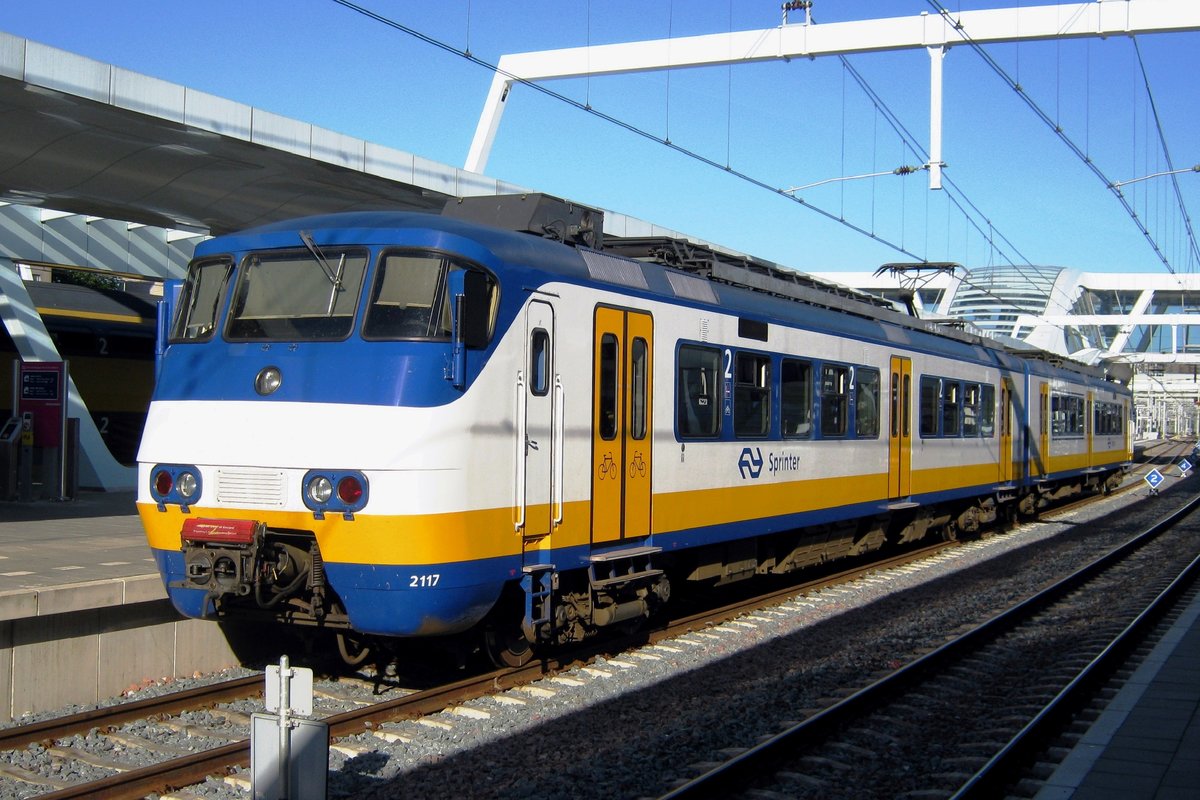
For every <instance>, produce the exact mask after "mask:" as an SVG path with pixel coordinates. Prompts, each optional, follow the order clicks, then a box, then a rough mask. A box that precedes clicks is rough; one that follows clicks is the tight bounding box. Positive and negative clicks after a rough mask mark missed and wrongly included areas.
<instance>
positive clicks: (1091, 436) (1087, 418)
mask: <svg viewBox="0 0 1200 800" xmlns="http://www.w3.org/2000/svg"><path fill="white" fill-rule="evenodd" d="M1095 401H1096V395H1095V393H1094V392H1088V393H1087V405H1086V406H1084V418H1083V435H1084V437H1085V438H1086V439H1087V467H1088V469H1091V468H1092V467H1093V466H1095V464H1096V461H1095V456H1094V453H1095V444H1096V443H1095V438H1096V417H1095V416H1093V415H1094V414H1095V411H1094V409H1095V405H1094V404H1095Z"/></svg>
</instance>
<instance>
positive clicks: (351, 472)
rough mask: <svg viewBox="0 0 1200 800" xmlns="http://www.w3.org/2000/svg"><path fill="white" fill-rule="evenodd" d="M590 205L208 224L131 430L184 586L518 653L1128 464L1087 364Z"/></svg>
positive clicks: (1050, 494)
mask: <svg viewBox="0 0 1200 800" xmlns="http://www.w3.org/2000/svg"><path fill="white" fill-rule="evenodd" d="M479 215H482V216H484V217H494V218H495V219H499V220H501V221H506V220H512V219H516V218H519V219H520V222H518V224H516V225H514V226H511V227H517V228H524V229H525V230H524V231H513V230H505V229H501V228H498V227H493V226H491V225H486V224H480V223H479V222H477V221H472V220H471V219H469V218H470V217H472V216H479ZM598 229H599V226H598V223H597V220H596V215H595V214H593V213H591V212H589V211H587V210H586V209H580V208H579V207H577V206H571V205H569V204H561V205H559V206H556V205H555V204H553V202H552V201H551V199H549V198H544V197H540V196H516V197H510V198H486V199H481V200H477V201H468V202H452V203H451V204H449V205H448V208H447V213H445V214H443V215H441V216H438V215H430V214H417V213H391V212H363V213H348V214H338V215H328V216H318V217H309V218H304V219H298V220H292V221H287V222H280V223H275V224H270V225H266V226H263V227H259V228H256V229H254V230H250V231H247V232H244V233H238V234H234V235H228V236H221V237H218V238H215V239H212V240H210V241H208V242H205V243H204V244H202V245H201V246H200V247H198V248H197V250H196V255H195V259H194V261H193V262H192V264H191V266H190V269H189V271H188V275H187V279H186V282H185V283H184V284H183V286H182V290H181V291H180V293H179V295H178V298H177V300H176V302H175V309H174V313H173V322H172V324H171V327H170V336H169V343H168V345H167V347H166V349H165V353H164V354H163V356H162V360H161V364H160V375H159V379H158V383H157V387H156V390H155V394H154V399H153V402H152V403H151V406H150V409H149V413H148V417H147V423H146V429H145V432H144V435H143V438H142V443H141V449H140V452H139V454H138V462H139V470H140V475H139V485H140V489H139V497H138V506H139V512H140V515H141V519H142V521H143V523H144V525H145V529H146V532H147V537H148V539H149V543H150V546H151V547H152V548H153V551H154V555H155V557H156V560H157V563H158V567H159V569H160V570H161V573H162V576H163V580H164V582H165V584H166V586H167V589H168V591H169V594H170V596H171V599H172V601H173V602H174V604H175V605H176V607H177V608H178V609H179V610H180V611H181V612H182V613H184V614H186V615H188V616H192V617H218V618H224V619H261V618H270V619H273V620H278V621H281V622H287V623H292V624H296V625H311V626H320V627H324V628H328V629H331V630H335V631H340V632H341V633H342V634H343V635H344V636H346V637H352V638H356V639H361V638H362V637H371V636H381V637H424V636H451V635H470V636H475V635H476V634H480V633H481V634H483V635H482V636H481V637H480V638H481V640H482V641H483V643H484V647H485V648H486V649H487V651H488V653H489V655H491V656H492V658H493V659H495V660H496V661H498V662H501V663H514V662H520V661H523V660H524V659H526V658H528V657H529V655H530V653H531V650H532V649H536V648H537V647H538V646H541V645H546V644H555V643H563V642H569V641H578V640H581V639H583V638H584V637H586V636H589V635H591V634H593V633H595V632H597V631H600V630H602V629H604V628H606V627H609V626H612V625H616V624H620V623H624V622H627V621H634V620H639V619H641V618H643V617H645V616H647V615H649V614H650V613H652V612H653V611H654V610H655V609H656V608H658V607H661V606H662V605H663V604H664V603H667V602H668V601H669V598H670V595H671V587H672V584H674V585H675V586H676V587H677V588H678V586H679V585H680V583H681V582H682V583H684V584H690V585H695V586H709V585H716V584H724V583H729V582H732V581H736V580H740V579H743V578H747V577H750V576H753V575H758V574H765V573H782V572H788V571H790V570H794V569H798V568H801V567H804V566H806V565H811V564H815V563H820V562H824V561H826V560H829V559H833V558H837V557H841V556H847V555H855V554H861V553H865V552H868V551H871V550H874V549H877V548H880V547H882V546H884V545H885V544H886V543H897V542H906V541H913V540H916V539H920V538H922V537H925V536H927V535H929V536H943V537H953V536H955V535H956V534H957V533H958V532H960V531H971V530H974V529H975V528H977V527H978V526H979V525H981V524H984V523H986V522H988V521H990V520H992V519H995V518H996V517H1005V516H1012V515H1015V514H1016V513H1018V512H1020V513H1025V514H1032V513H1035V512H1036V510H1037V509H1038V508H1039V507H1041V506H1042V505H1044V504H1045V503H1046V502H1048V501H1049V500H1051V499H1054V498H1058V497H1062V496H1066V495H1070V494H1074V493H1078V492H1086V491H1097V490H1103V489H1105V488H1111V487H1112V486H1114V485H1115V484H1116V483H1117V482H1119V480H1120V478H1121V474H1122V472H1123V469H1124V468H1125V467H1126V466H1127V464H1128V462H1129V461H1130V457H1131V450H1130V445H1131V443H1130V426H1129V424H1128V421H1129V417H1130V410H1131V399H1130V393H1129V391H1128V389H1127V388H1126V387H1125V386H1123V385H1121V384H1120V383H1118V382H1115V381H1113V380H1110V379H1107V378H1106V377H1105V375H1104V374H1103V373H1102V372H1100V371H1098V370H1095V369H1091V368H1087V367H1083V366H1074V367H1073V366H1069V365H1062V364H1055V363H1052V362H1051V361H1050V360H1048V359H1045V358H1038V357H1031V354H1021V353H1019V352H1014V351H1011V350H1008V349H1005V348H1003V347H1001V346H998V345H996V344H994V343H991V342H989V341H986V340H983V339H981V338H978V337H974V336H970V335H967V334H964V333H961V332H953V331H950V332H946V331H941V330H939V329H938V328H937V327H936V326H934V325H932V324H931V323H928V322H925V321H922V320H918V319H915V318H913V317H910V316H907V315H904V314H901V313H899V312H896V311H894V310H892V309H890V308H884V307H882V304H879V303H875V304H872V303H869V302H865V301H864V300H861V299H852V298H848V297H846V296H845V293H842V294H837V293H832V292H830V291H826V290H824V289H822V288H820V287H817V286H813V285H806V284H802V283H799V282H798V279H797V278H796V277H795V276H793V275H791V274H790V273H786V272H784V271H782V270H778V269H776V268H774V267H771V266H770V265H764V264H761V263H759V262H747V261H744V260H743V261H742V262H741V263H736V264H735V263H733V262H735V261H737V259H732V258H723V257H722V256H721V254H719V253H714V252H713V251H711V250H703V255H704V256H705V257H704V258H695V257H692V258H683V257H680V255H679V254H680V252H681V251H682V250H688V249H689V247H690V246H688V245H686V243H678V242H675V243H673V244H671V245H670V246H666V245H664V244H663V243H661V242H660V243H657V244H655V243H650V242H644V241H637V240H625V241H622V242H618V243H616V246H613V247H609V248H598V247H597V246H596V245H599V244H600V242H598V241H596V235H595V233H594V231H595V230H598ZM527 231H535V232H541V233H543V234H544V235H542V236H536V235H530V233H529V232H527ZM586 244H591V245H593V246H590V247H589V246H585V245H586ZM689 252H690V251H689ZM622 253H625V254H628V255H633V256H636V257H628V255H622ZM692 255H693V256H694V255H695V253H692ZM672 263H674V264H675V266H672ZM682 267H687V268H682ZM738 284H741V285H738ZM345 651H346V652H347V653H350V652H351V651H352V648H345Z"/></svg>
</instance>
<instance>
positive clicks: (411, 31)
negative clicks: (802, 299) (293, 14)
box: [332, 0, 921, 260]
mask: <svg viewBox="0 0 1200 800" xmlns="http://www.w3.org/2000/svg"><path fill="white" fill-rule="evenodd" d="M332 2H334V3H336V4H337V5H340V6H343V7H344V8H347V9H349V10H351V11H354V12H355V13H358V14H361V15H362V16H364V17H367V18H368V19H371V20H374V21H375V22H378V23H380V24H382V25H386V26H388V27H390V28H393V29H395V30H397V31H400V32H402V33H405V34H408V35H409V36H412V37H413V38H416V39H418V40H420V41H422V42H425V43H426V44H429V45H432V46H433V47H436V48H438V49H440V50H444V51H445V52H448V53H452V54H453V55H456V56H459V57H460V58H464V59H466V60H467V61H470V62H471V63H473V64H475V65H477V66H480V67H483V68H484V69H487V70H490V71H491V72H494V73H497V74H499V75H502V76H503V77H504V78H506V79H507V80H510V81H513V82H514V83H519V84H521V85H522V86H526V87H528V88H530V89H533V90H534V91H536V92H539V93H541V94H543V95H545V96H547V97H551V98H554V99H555V100H558V101H560V102H562V103H566V104H567V105H569V106H571V107H573V108H575V109H577V110H579V111H583V112H585V113H587V114H591V115H593V116H595V117H597V118H598V119H601V120H604V121H605V122H608V123H609V124H612V125H615V126H617V127H619V128H621V129H623V130H625V131H628V132H629V133H633V134H635V135H637V136H640V137H642V138H643V139H647V140H649V141H652V142H655V143H657V144H661V145H663V146H664V147H667V148H669V149H671V150H674V151H675V152H676V153H679V154H680V155H682V156H685V157H687V158H690V159H692V160H694V161H696V162H698V163H701V164H704V165H706V166H710V167H713V168H715V169H719V170H721V171H722V172H725V173H726V174H728V175H731V176H732V177H735V178H737V179H739V180H741V181H744V182H746V183H748V184H750V185H751V186H756V187H758V188H760V189H765V190H766V191H768V192H771V193H772V194H775V195H777V196H779V197H783V198H786V199H788V200H791V201H792V202H794V203H798V204H799V205H801V206H803V207H804V208H807V209H809V210H811V211H813V212H815V213H817V214H819V215H821V216H822V217H825V218H826V219H828V220H830V221H832V222H836V223H837V224H839V225H841V226H843V227H845V228H848V229H849V230H851V231H853V232H854V233H858V234H860V235H862V236H866V237H867V238H869V239H871V240H872V241H875V242H878V243H879V244H882V245H884V246H885V247H889V248H891V249H892V250H895V251H896V252H898V253H903V254H904V255H906V256H908V257H910V258H912V259H917V260H921V256H919V255H917V254H916V253H913V252H910V251H909V250H906V249H905V248H904V247H903V246H902V245H900V244H897V243H896V242H893V241H891V240H890V239H887V238H884V237H882V236H880V235H878V234H876V233H875V232H874V231H869V230H867V229H865V228H863V227H862V226H861V225H858V224H855V223H853V222H850V221H849V220H846V219H842V218H841V217H839V216H838V215H837V214H835V213H833V212H831V211H828V210H826V209H824V208H822V207H821V206H818V205H816V204H815V203H810V202H809V201H807V200H805V199H804V198H802V197H796V196H795V195H789V194H785V193H784V192H783V191H782V190H780V188H779V187H777V186H773V185H772V184H770V183H768V182H766V181H764V180H762V179H760V178H755V177H753V176H752V175H749V174H747V173H745V172H742V171H740V170H737V169H733V168H732V167H730V166H727V165H723V164H720V163H718V162H717V161H715V160H713V159H711V158H709V157H708V156H705V155H702V154H701V153H698V152H696V151H694V150H690V149H688V148H686V147H682V146H680V145H678V144H676V143H675V142H673V141H671V140H670V139H667V138H664V137H662V136H658V135H657V134H654V133H651V132H650V131H647V130H645V129H643V128H639V127H638V126H636V125H634V124H632V123H630V122H626V121H624V120H622V119H620V118H618V117H614V116H613V115H611V114H607V113H605V112H603V111H599V110H598V109H596V108H594V107H592V106H591V105H588V104H585V103H581V102H580V101H578V100H575V99H574V98H571V97H568V96H567V95H564V94H562V93H561V92H556V91H554V90H553V89H550V88H548V87H546V86H543V85H541V84H539V83H536V82H534V81H530V80H527V79H525V78H521V77H519V76H517V75H513V74H512V73H510V72H507V71H505V70H502V69H500V68H499V66H498V65H496V64H492V63H490V62H488V61H486V60H484V59H482V58H480V57H478V56H476V55H474V54H473V53H468V52H466V51H465V50H462V49H459V48H457V47H455V46H454V45H451V44H449V43H447V42H443V41H441V40H440V39H437V38H435V37H433V36H430V35H428V34H425V33H422V32H421V31H419V30H416V29H415V28H412V27H410V26H408V25H405V24H403V23H401V22H397V21H396V20H393V19H390V18H388V17H385V16H383V15H382V14H379V13H377V12H375V11H372V10H370V9H369V8H365V7H364V6H360V5H358V4H357V3H353V2H350V0H332Z"/></svg>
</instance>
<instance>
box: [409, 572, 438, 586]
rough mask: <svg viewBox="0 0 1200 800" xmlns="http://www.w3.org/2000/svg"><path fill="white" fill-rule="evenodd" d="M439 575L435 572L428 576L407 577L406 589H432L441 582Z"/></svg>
mask: <svg viewBox="0 0 1200 800" xmlns="http://www.w3.org/2000/svg"><path fill="white" fill-rule="evenodd" d="M441 577H442V576H441V575H439V574H437V573H436V572H435V573H433V574H430V575H409V576H408V588H410V589H432V588H433V587H434V586H437V585H438V581H439V580H441Z"/></svg>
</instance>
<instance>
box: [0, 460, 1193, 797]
mask: <svg viewBox="0 0 1200 800" xmlns="http://www.w3.org/2000/svg"><path fill="white" fill-rule="evenodd" d="M1195 492H1196V480H1195V479H1191V480H1190V481H1189V480H1180V481H1174V483H1173V486H1172V491H1169V492H1166V493H1164V494H1162V495H1161V496H1159V497H1156V498H1152V499H1148V500H1147V498H1146V497H1145V495H1146V490H1145V489H1141V488H1139V489H1135V490H1134V491H1132V492H1129V493H1126V494H1124V495H1120V496H1115V497H1109V498H1104V499H1102V500H1100V501H1099V502H1097V503H1094V504H1092V505H1091V506H1088V507H1087V508H1084V509H1081V510H1079V511H1076V512H1073V513H1071V514H1069V515H1067V516H1064V517H1062V518H1059V519H1055V520H1054V521H1048V522H1038V523H1028V524H1024V525H1021V526H1019V527H1018V528H1016V529H1015V530H1013V531H1011V532H1008V533H1004V534H997V535H993V536H989V537H987V538H984V539H981V540H979V541H973V542H970V543H967V544H965V545H963V546H961V547H958V548H954V549H952V550H949V551H945V552H943V553H942V554H939V555H938V556H935V557H933V558H930V559H926V560H924V561H922V562H920V563H919V564H915V565H909V566H905V567H900V568H896V569H891V570H887V571H880V572H876V573H872V574H871V575H868V576H867V577H866V578H863V579H860V580H857V581H854V582H853V583H850V584H845V585H842V586H838V587H835V588H832V589H827V590H823V591H819V592H814V593H812V594H810V595H808V596H805V597H801V598H797V599H794V600H792V601H789V602H787V603H783V604H780V605H778V606H775V607H770V608H764V609H761V610H759V611H757V612H755V613H752V614H749V615H746V616H744V617H742V618H740V619H739V620H736V621H734V622H731V623H726V624H724V625H721V626H717V627H713V628H709V629H705V630H700V631H695V632H692V633H690V634H687V635H685V636H682V637H679V638H677V639H674V640H671V641H668V642H664V643H662V644H659V645H653V646H647V647H643V648H640V649H638V650H635V651H631V652H627V653H624V654H622V655H621V656H619V657H615V658H611V659H599V660H597V661H595V662H593V663H591V664H588V665H587V666H584V667H577V668H574V669H572V670H570V671H567V672H564V673H562V674H560V675H558V676H555V677H552V678H547V679H544V680H542V681H539V682H537V683H535V684H532V685H530V686H527V687H522V688H519V689H514V690H510V691H507V692H504V693H502V694H499V695H495V696H491V697H487V698H482V699H480V700H476V701H472V702H470V703H468V704H467V706H466V707H465V708H458V709H447V710H446V711H444V712H442V713H439V714H436V715H433V716H432V717H429V718H426V719H424V720H420V721H405V722H399V723H388V724H386V725H384V726H382V727H381V728H380V729H379V731H378V732H377V733H364V734H360V735H358V736H355V737H351V738H349V739H345V740H340V741H339V742H336V743H335V745H334V748H333V749H331V752H330V756H329V774H328V780H329V786H328V795H329V797H332V798H360V797H362V798H379V799H382V798H392V797H421V798H454V800H461V798H493V797H494V798H504V800H513V798H525V797H528V798H539V800H555V799H556V798H561V799H562V800H568V798H569V799H571V800H575V799H577V798H598V799H602V800H613V798H640V797H652V796H657V795H661V794H663V793H664V792H666V791H668V790H669V789H670V788H671V787H672V786H673V785H674V784H675V783H676V782H677V781H679V780H681V779H684V778H689V777H692V776H693V775H695V774H697V773H698V772H700V771H702V770H703V769H704V768H705V765H706V764H711V763H712V762H716V761H720V760H723V759H725V758H727V757H728V756H729V755H730V754H731V752H732V750H736V749H737V748H746V747H750V746H753V745H754V744H756V743H757V742H758V741H759V740H760V739H761V738H762V737H764V736H767V735H771V734H774V733H776V732H778V731H779V730H782V729H783V728H785V727H788V725H789V724H790V723H791V722H792V721H794V720H796V719H798V718H801V717H803V716H804V715H805V714H806V712H808V711H811V710H813V709H818V708H821V707H824V706H826V705H828V704H829V703H831V702H833V701H834V700H836V699H838V698H840V697H843V696H845V695H846V694H848V693H849V692H851V691H853V690H854V689H856V688H858V687H861V686H863V685H865V684H867V683H869V682H870V680H871V678H872V675H874V674H876V673H879V672H882V671H889V670H892V669H895V668H897V667H898V666H900V665H901V664H903V663H905V662H907V661H909V660H912V659H913V658H915V657H917V656H918V655H920V654H921V653H922V652H925V651H927V650H929V649H932V648H933V647H936V646H938V645H939V644H941V643H942V642H943V641H945V640H946V639H947V638H949V637H951V636H952V635H953V634H954V632H955V631H957V630H959V629H961V628H963V627H965V626H968V625H969V624H971V623H976V622H978V621H980V620H982V619H984V618H986V617H988V616H991V615H992V614H994V613H995V612H997V611H998V610H1000V609H1002V608H1005V607H1007V606H1009V605H1011V604H1012V603H1013V602H1016V601H1018V600H1020V599H1022V598H1023V597H1025V596H1027V595H1028V594H1030V593H1032V592H1033V591H1036V589H1037V588H1038V587H1040V586H1042V585H1044V584H1045V583H1047V582H1048V581H1050V580H1051V579H1052V578H1054V577H1057V576H1060V575H1062V574H1065V573H1067V572H1068V571H1071V570H1073V569H1075V568H1077V567H1078V566H1080V565H1082V564H1084V563H1086V562H1088V561H1090V560H1091V559H1092V558H1094V557H1096V556H1098V555H1099V554H1101V553H1102V552H1104V551H1105V550H1106V549H1107V548H1109V547H1110V546H1111V545H1112V544H1113V543H1115V542H1118V541H1124V540H1125V539H1127V538H1128V537H1129V535H1131V534H1132V533H1133V532H1135V531H1136V530H1140V529H1141V527H1144V525H1145V524H1146V523H1148V522H1149V521H1152V520H1156V519H1158V518H1160V517H1161V516H1163V515H1165V514H1166V513H1167V512H1168V511H1170V510H1173V508H1174V507H1177V506H1179V505H1182V504H1183V503H1184V502H1185V501H1186V500H1189V499H1191V498H1192V497H1193V496H1194V494H1195ZM1138 500H1147V502H1141V503H1138V502H1136V501H1138ZM218 677H219V678H221V679H224V678H226V677H233V675H232V674H228V675H222V676H218ZM213 679H215V678H213ZM206 680H212V679H206ZM199 683H200V682H199V681H189V680H184V681H176V682H173V683H172V685H171V686H170V687H162V689H161V691H166V690H171V691H175V690H178V689H181V688H187V687H188V686H189V685H193V684H194V685H199ZM146 691H160V689H159V687H151V688H149V689H147V690H146ZM136 696H137V694H135V695H134V697H136ZM125 699H130V698H125ZM114 702H115V701H114ZM250 705H252V704H248V706H250ZM252 710H256V709H253V708H248V710H246V713H249V711H252ZM63 713H66V712H63ZM57 715H58V714H47V715H44V716H46V717H50V716H57ZM27 721H31V720H30V719H22V720H18V721H17V722H27ZM203 722H204V723H205V726H206V727H213V726H214V724H215V723H213V721H212V720H207V719H206V720H203ZM142 735H144V736H145V737H146V738H148V739H149V738H151V737H156V736H161V737H163V738H162V739H161V741H162V744H163V745H164V746H180V745H181V743H186V742H187V740H186V737H184V736H182V735H178V734H177V735H174V736H168V735H164V734H163V733H162V732H161V730H160V729H156V728H154V726H149V727H147V728H146V729H145V731H143V732H142ZM87 738H90V737H87ZM195 744H199V743H195ZM204 744H211V743H209V742H207V741H206V742H204ZM217 744H219V743H217ZM96 746H97V747H104V746H105V745H99V744H97V745H96ZM731 749H732V750H731ZM23 752H24V751H20V752H16V753H9V754H7V755H5V756H0V763H11V764H17V765H19V762H20V760H21V759H22V758H23V757H24V756H23V755H22V753H23ZM869 755H870V753H869V751H868V752H867V753H866V755H865V756H861V755H860V756H859V757H869ZM5 759H7V761H4V760H5ZM102 774H104V773H103V772H102V771H98V772H97V774H96V775H92V776H89V775H83V774H81V775H79V776H78V778H77V779H79V780H94V779H96V778H98V777H100V776H101V775H102ZM72 777H74V776H72ZM249 777H250V776H249V770H243V771H241V772H240V774H239V775H236V776H234V780H233V781H230V780H222V779H212V778H210V779H209V780H208V781H206V782H205V783H203V784H200V785H197V786H192V787H188V788H187V789H186V790H184V791H183V792H181V793H179V794H178V795H176V796H178V797H187V798H206V799H208V800H232V799H233V798H246V797H248V796H249V791H248V786H249ZM238 778H240V782H239V781H238ZM11 786H12V782H10V781H4V786H3V787H2V788H0V800H3V799H4V798H10V797H11V798H24V797H30V796H33V795H34V794H36V793H38V792H36V791H30V792H25V791H14V790H13V789H12V788H10V787H11ZM39 791H45V790H44V789H42V790H39Z"/></svg>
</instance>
